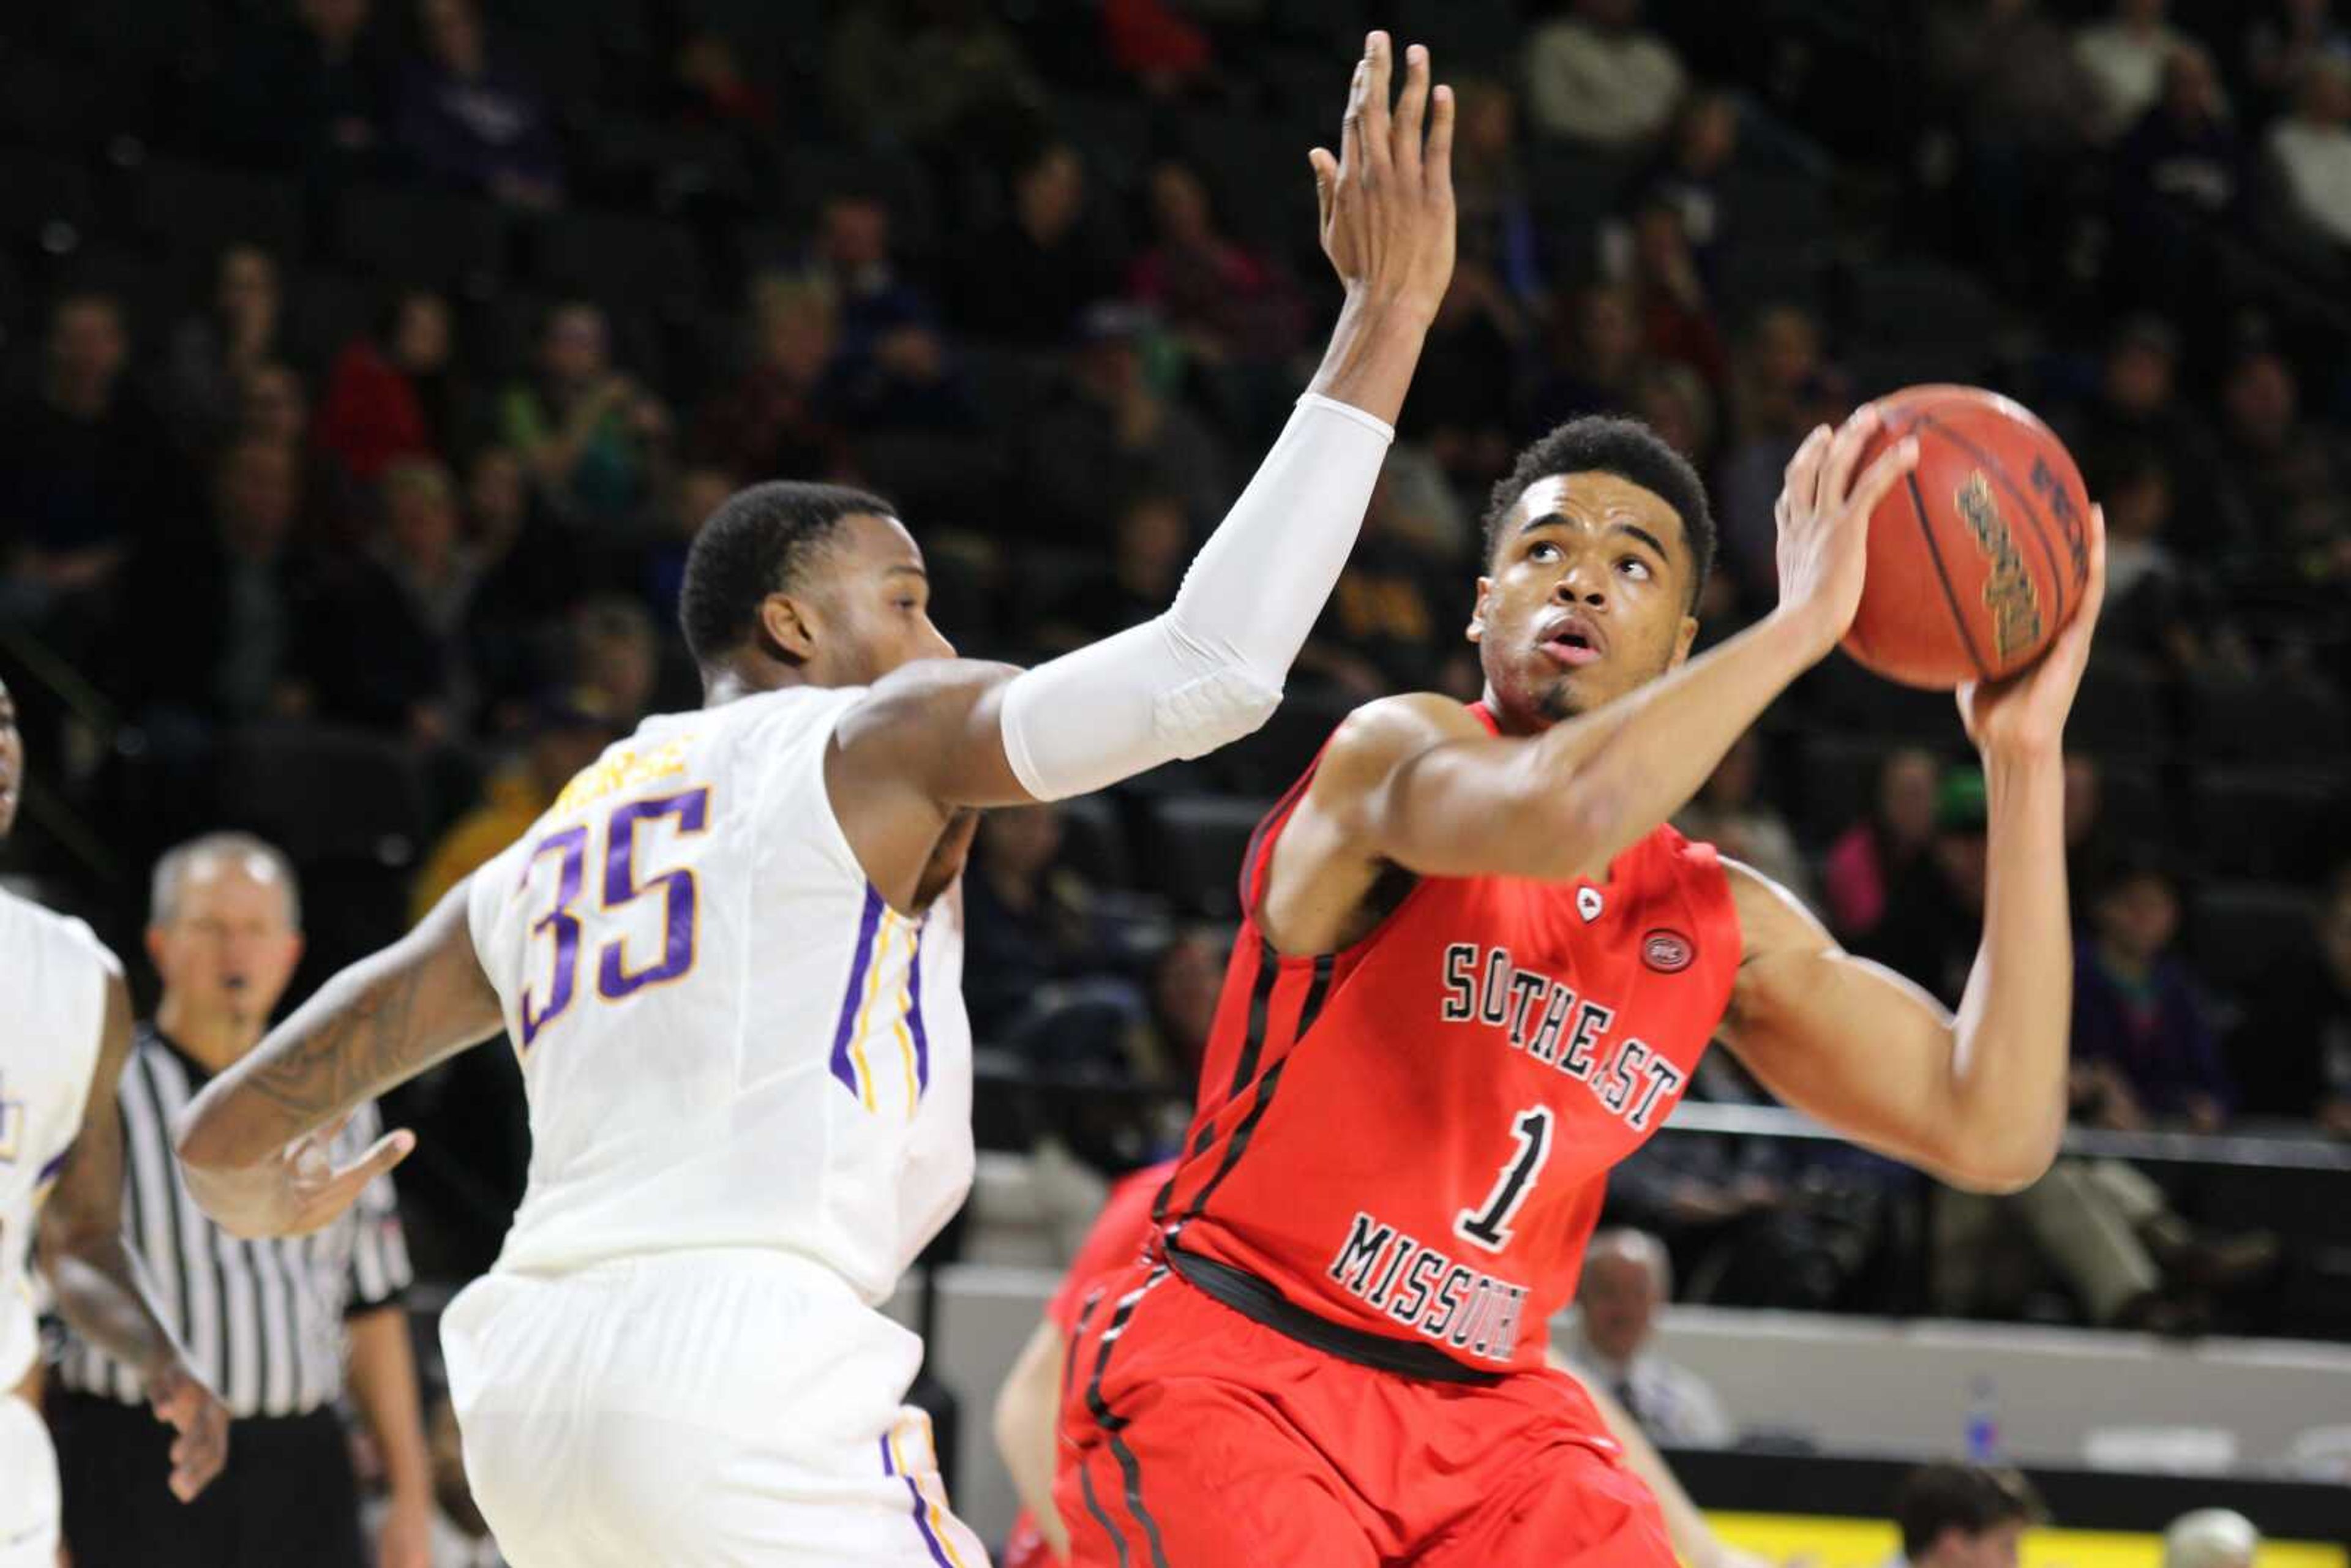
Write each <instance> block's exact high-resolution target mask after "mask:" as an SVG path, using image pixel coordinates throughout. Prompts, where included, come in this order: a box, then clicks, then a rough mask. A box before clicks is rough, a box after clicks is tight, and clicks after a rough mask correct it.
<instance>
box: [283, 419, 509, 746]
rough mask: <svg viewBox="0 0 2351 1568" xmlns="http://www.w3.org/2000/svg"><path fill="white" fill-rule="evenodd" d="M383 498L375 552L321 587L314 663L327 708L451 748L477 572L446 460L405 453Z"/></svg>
mask: <svg viewBox="0 0 2351 1568" xmlns="http://www.w3.org/2000/svg"><path fill="white" fill-rule="evenodd" d="M383 498H384V528H383V532H382V535H381V538H380V539H379V540H378V542H377V545H376V548H375V549H374V550H373V551H372V552H371V554H370V555H369V556H367V557H364V558H361V559H356V560H352V561H349V562H343V563H340V564H338V565H336V566H335V567H333V568H332V569H330V570H329V572H328V573H327V575H326V577H325V579H324V580H323V581H322V582H321V584H320V588H319V595H318V598H317V600H316V601H315V602H314V604H313V606H312V608H311V612H310V614H309V616H308V623H307V625H306V627H305V634H304V637H303V649H304V653H303V664H304V667H305V669H306V671H307V672H308V674H309V676H310V678H311V679H312V680H313V681H314V682H316V684H317V685H318V688H319V712H320V714H321V715H322V716H325V717H328V718H331V719H336V720H339V721H340V722H342V723H345V724H355V725H363V726H367V727H372V728H379V729H386V730H399V731H402V732H403V733H405V734H406V735H408V736H409V737H410V738H412V739H413V740H415V741H417V742H418V743H420V744H423V745H426V746H435V745H440V744H443V743H444V742H448V741H453V740H455V739H457V738H458V737H460V736H461V735H462V734H463V733H464V732H465V724H466V720H467V718H468V716H469V715H470V710H471V698H472V681H471V676H470V673H469V672H468V670H467V668H466V664H465V646H464V639H463V636H462V632H463V628H464V625H465V608H466V602H467V600H468V599H469V598H470V596H471V595H472V593H473V591H474V584H475V580H476V572H475V566H474V562H473V561H472V559H470V558H469V557H468V555H467V554H466V552H465V548H464V540H463V538H462V537H461V535H460V533H459V530H458V522H457V495H456V486H455V482H454V481H453V480H452V479H451V478H450V476H449V471H448V470H447V469H446V468H444V467H443V466H442V465H440V464H438V463H435V462H434V461H432V460H431V459H429V458H420V457H404V458H402V459H401V460H399V461H398V462H396V463H394V464H392V465H391V466H390V467H388V468H386V469H385V470H384V475H383Z"/></svg>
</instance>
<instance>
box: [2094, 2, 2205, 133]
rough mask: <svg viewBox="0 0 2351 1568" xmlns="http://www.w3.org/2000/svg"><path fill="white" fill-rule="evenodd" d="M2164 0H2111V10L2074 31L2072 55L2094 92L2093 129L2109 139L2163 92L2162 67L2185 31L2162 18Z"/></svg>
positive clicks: (2184, 40) (2184, 41)
mask: <svg viewBox="0 0 2351 1568" xmlns="http://www.w3.org/2000/svg"><path fill="white" fill-rule="evenodd" d="M2167 6H2168V0H2115V5H2114V14H2113V15H2112V16H2110V17H2108V18H2107V19H2106V20H2105V21H2103V22H2091V23H2086V24H2085V25H2084V26H2080V27H2078V28H2076V29H2075V30H2074V59H2075V60H2076V61H2077V62H2079V64H2080V65H2081V68H2082V74H2083V75H2084V76H2085V77H2086V78H2088V79H2089V83H2090V88H2091V90H2092V92H2093V93H2094V94H2095V98H2096V104H2095V119H2094V120H2093V122H2092V124H2091V127H2090V131H2091V134H2092V135H2093V136H2095V137H2096V138H2097V139H2098V140H2099V141H2114V140H2115V139H2116V138H2117V137H2119V136H2121V135H2122V134H2123V133H2124V132H2126V131H2128V130H2129V129H2130V128H2131V127H2132V126H2133V125H2135V124H2137V122H2138V120H2139V117H2140V116H2141V115H2144V114H2145V113H2146V112H2147V110H2149V109H2151V108H2153V107H2154V106H2155V102H2156V99H2158V98H2159V97H2160V96H2161V95H2162V93H2163V75H2164V68H2165V66H2166V64H2167V63H2168V61H2169V59H2170V57H2171V55H2172V53H2173V51H2175V50H2177V49H2179V48H2180V47H2183V46H2185V45H2186V44H2187V43H2188V37H2187V35H2185V34H2183V33H2182V32H2180V31H2179V28H2177V27H2174V26H2171V24H2170V23H2168V22H2167V21H2166V20H2164V12H2165V10H2166V9H2167Z"/></svg>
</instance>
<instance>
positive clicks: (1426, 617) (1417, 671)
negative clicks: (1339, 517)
mask: <svg viewBox="0 0 2351 1568" xmlns="http://www.w3.org/2000/svg"><path fill="white" fill-rule="evenodd" d="M1457 583H1458V579H1457V578H1455V577H1454V576H1453V574H1452V566H1451V563H1450V562H1449V561H1447V562H1437V561H1432V560H1431V559H1429V558H1428V556H1427V555H1426V553H1425V552H1424V550H1423V549H1421V546H1420V542H1419V540H1418V539H1417V538H1416V537H1415V536H1414V535H1413V533H1412V531H1411V524H1410V521H1409V519H1408V518H1407V517H1406V516H1405V513H1404V512H1403V511H1402V509H1401V508H1399V507H1398V506H1397V505H1396V497H1395V486H1393V485H1392V484H1391V483H1390V482H1389V480H1388V477H1387V476H1385V475H1382V476H1380V478H1379V479H1378V480H1377V481H1375V482H1374V485H1373V486H1372V498H1371V503H1370V505H1369V506H1368V507H1366V508H1365V510H1364V531H1363V534H1362V536H1361V537H1360V538H1358V539H1357V541H1356V544H1355V549H1354V553H1353V554H1352V555H1350V556H1349V557H1348V558H1347V567H1346V570H1344V571H1343V572H1341V573H1340V574H1339V586H1338V587H1337V588H1336V589H1335V590H1333V591H1332V595H1331V603H1330V606H1329V608H1327V609H1326V610H1324V612H1322V620H1321V622H1318V623H1317V624H1316V626H1315V628H1314V635H1313V637H1312V638H1311V640H1310V641H1309V642H1308V643H1307V644H1306V647H1305V650H1304V651H1303V652H1302V653H1300V655H1299V659H1298V667H1299V668H1300V669H1301V670H1303V671H1307V672H1309V673H1311V674H1317V675H1321V676H1322V677H1323V678H1325V679H1327V680H1331V681H1332V682H1333V683H1334V684H1336V685H1338V686H1339V687H1340V689H1341V690H1343V691H1344V692H1345V693H1346V694H1347V695H1349V696H1351V697H1353V698H1355V699H1357V700H1359V701H1366V702H1368V701H1370V700H1371V699H1372V698H1374V697H1379V696H1384V695H1388V694H1389V693H1391V692H1395V691H1426V689H1428V687H1429V685H1431V684H1432V683H1433V682H1434V681H1435V680H1436V678H1437V660H1438V658H1439V657H1440V656H1441V654H1442V653H1444V652H1445V651H1446V644H1447V643H1449V642H1450V641H1451V639H1452V638H1453V636H1455V635H1456V634H1457V632H1456V629H1457V627H1458V625H1460V624H1461V623H1463V622H1465V621H1466V620H1467V612H1468V606H1467V605H1464V604H1462V603H1460V602H1459V601H1458V600H1459V590H1458V586H1457Z"/></svg>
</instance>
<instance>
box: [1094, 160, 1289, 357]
mask: <svg viewBox="0 0 2351 1568" xmlns="http://www.w3.org/2000/svg"><path fill="white" fill-rule="evenodd" d="M1150 203H1151V227H1152V236H1153V237H1152V243H1151V244H1150V245H1149V246H1147V247H1146V248H1145V249H1144V251H1143V253H1142V254H1141V255H1139V256H1136V257H1135V258H1134V266H1133V267H1132V268H1131V269H1130V270H1129V272H1128V274H1127V292H1128V294H1129V295H1130V296H1131V297H1132V298H1134V299H1136V300H1138V301H1140V302H1141V303H1142V304H1143V305H1144V306H1145V307H1146V308H1149V309H1150V310H1151V311H1152V312H1153V314H1155V316H1157V317H1158V318H1159V319H1160V320H1161V321H1163V322H1164V323H1165V325H1166V326H1167V328H1168V329H1169V330H1171V331H1172V332H1173V333H1174V334H1175V339H1176V340H1177V341H1178V342H1179V343H1181V344H1182V345H1183V348H1184V351H1185V352H1186V354H1187V355H1189V356H1190V357H1191V358H1192V359H1194V360H1195V361H1200V362H1202V363H1204V364H1208V365H1221V364H1226V363H1229V362H1232V361H1281V360H1286V359H1288V358H1289V357H1290V355H1291V354H1293V353H1295V352H1296V351H1297V350H1298V346H1299V343H1300V342H1301V340H1302V337H1303V334H1304V331H1305V319H1304V316H1305V312H1304V309H1303V307H1302V305H1301V301H1300V299H1299V296H1298V290H1297V288H1296V287H1295V286H1294V285H1293V284H1292V283H1291V282H1290V279H1289V278H1287V277H1284V276H1283V275H1282V273H1281V270H1280V268H1279V267H1276V266H1275V265H1274V263H1273V262H1272V261H1271V260H1270V258H1269V257H1267V256H1264V255H1263V254H1261V253H1259V251H1257V250H1255V249H1253V248H1251V247H1250V246H1247V245H1245V244H1243V243H1242V242H1240V241H1238V240H1237V239H1234V238H1233V237H1232V236H1231V235H1228V234H1227V233H1225V232H1224V229H1223V226H1222V225H1220V224H1219V222H1218V221H1217V214H1216V211H1215V207H1214V204H1212V203H1211V202H1210V200H1209V197H1208V187H1207V183H1206V182H1204V181H1203V180H1202V179H1201V178H1200V173H1199V171H1198V170H1196V169H1194V168H1193V167H1192V166H1191V165H1190V164H1188V163H1185V162H1180V161H1178V160H1175V159H1172V158H1171V159H1167V160H1165V162H1161V163H1160V164H1159V166H1158V167H1157V168H1155V169H1154V170H1152V172H1151V188H1150Z"/></svg>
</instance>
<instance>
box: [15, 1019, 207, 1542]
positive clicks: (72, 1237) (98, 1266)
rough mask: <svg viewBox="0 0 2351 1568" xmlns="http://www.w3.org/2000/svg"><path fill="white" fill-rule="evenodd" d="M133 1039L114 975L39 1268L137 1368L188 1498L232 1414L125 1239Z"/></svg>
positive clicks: (90, 1333)
mask: <svg viewBox="0 0 2351 1568" xmlns="http://www.w3.org/2000/svg"><path fill="white" fill-rule="evenodd" d="M131 1038H132V1037H131V991H130V988H129V987H127V986H126V985H124V984H123V981H122V977H121V975H120V974H119V973H118V974H112V975H110V976H109V977H108V978H107V983H106V1023H105V1032H104V1034H103V1036H102V1037H101V1039H100V1043H99V1055H98V1069H97V1071H95V1072H94V1073H92V1074H91V1076H90V1085H89V1100H88V1101H87V1102H85V1103H84V1104H83V1106H82V1116H81V1130H80V1132H79V1133H78V1134H77V1135H76V1137H75V1139H74V1144H73V1147H72V1149H71V1150H70V1151H69V1152H68V1155H67V1156H66V1162H65V1165H64V1166H63V1168H61V1169H60V1170H59V1171H58V1173H57V1188H56V1190H55V1191H54V1192H52V1193H51V1194H50V1196H49V1201H48V1204H47V1207H46V1208H45V1209H44V1210H43V1213H42V1216H41V1230H40V1239H39V1244H40V1253H41V1269H42V1272H43V1273H45V1274H47V1276H48V1280H49V1287H50V1289H51V1290H53V1291H56V1292H57V1310H58V1311H59V1312H62V1313H63V1314H64V1315H65V1318H66V1321H67V1322H69V1323H71V1324H72V1325H73V1326H74V1329H75V1331H76V1332H77V1333H80V1334H81V1335H82V1336H83V1337H84V1338H85V1339H87V1340H89V1342H90V1343H93V1344H96V1345H98V1346H99V1347H100V1348H101V1349H103V1350H105V1351H107V1352H108V1353H109V1354H112V1355H113V1356H115V1357H116V1358H117V1359H118V1360H120V1361H121V1362H123V1363H124V1364H127V1365H129V1366H131V1367H133V1368H135V1369H136V1370H137V1371H138V1373H139V1375H140V1376H141V1379H142V1381H143V1382H144V1384H145V1385H146V1392H147V1398H148V1402H149V1403H150V1404H152V1405H153V1406H154V1407H155V1415H156V1418H157V1419H159V1420H162V1421H168V1422H170V1423H171V1424H172V1426H174V1427H178V1428H179V1431H180V1436H179V1437H178V1439H177V1440H176V1441H174V1442H173V1443H172V1476H171V1487H172V1494H173V1495H174V1496H176V1497H177V1498H178V1499H179V1500H181V1501H182V1502H186V1501H188V1500H191V1499H193V1497H194V1496H195V1495H196V1494H197V1493H198V1492H200V1491H202V1490H204V1488H205V1486H206V1485H207V1484H209V1483H210V1482H211V1480H212V1479H213V1478H214V1476H216V1475H218V1474H219V1473H220V1470H221V1467H222V1466H223V1465H225V1464H226V1463H227V1462H228V1411H227V1410H226V1409H225V1407H224V1406H222V1404H221V1402H220V1399H219V1398H218V1396H215V1395H214V1393H213V1391H212V1390H211V1389H209V1388H207V1387H205V1386H204V1381H203V1380H202V1379H201V1378H199V1377H198V1376H197V1375H195V1373H194V1372H193V1370H191V1369H190V1367H189V1365H188V1359H187V1354H186V1352H185V1351H184V1350H183V1348H182V1347H181V1345H180V1343H179V1342H178V1341H176V1340H174V1339H173V1338H172V1331H171V1330H170V1329H168V1328H166V1327H165V1326H164V1325H163V1321H162V1318H160V1317H159V1316H157V1314H156V1312H155V1304H154V1296H153V1294H152V1291H151V1290H150V1288H149V1286H148V1282H147V1276H146V1271H145V1270H143V1269H141V1267H140V1264H139V1255H138V1254H137V1253H135V1252H133V1251H131V1249H130V1248H129V1247H128V1246H126V1245H125V1244H124V1242H123V1239H122V1118H121V1115H120V1111H119V1109H118V1107H117V1105H116V1088H117V1086H118V1085H119V1084H120V1082H121V1081H122V1068H123V1064H124V1063H125V1062H127V1061H129V1060H130V1059H131Z"/></svg>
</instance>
